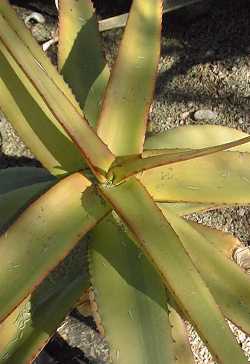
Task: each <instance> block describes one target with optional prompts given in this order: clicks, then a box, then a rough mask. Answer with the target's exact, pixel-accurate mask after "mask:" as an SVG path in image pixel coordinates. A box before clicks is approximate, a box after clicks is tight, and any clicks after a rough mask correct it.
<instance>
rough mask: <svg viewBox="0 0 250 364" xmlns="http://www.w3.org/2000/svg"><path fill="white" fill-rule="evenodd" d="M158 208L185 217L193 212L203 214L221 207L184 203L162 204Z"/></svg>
mask: <svg viewBox="0 0 250 364" xmlns="http://www.w3.org/2000/svg"><path fill="white" fill-rule="evenodd" d="M159 206H160V207H161V208H162V209H163V208H164V207H166V208H167V209H170V210H173V212H174V213H175V214H176V215H178V216H185V215H189V214H193V213H195V212H204V211H208V210H212V209H217V208H219V207H221V206H218V205H204V204H202V203H188V202H187V203H185V202H179V203H178V202H176V203H175V202H162V203H159Z"/></svg>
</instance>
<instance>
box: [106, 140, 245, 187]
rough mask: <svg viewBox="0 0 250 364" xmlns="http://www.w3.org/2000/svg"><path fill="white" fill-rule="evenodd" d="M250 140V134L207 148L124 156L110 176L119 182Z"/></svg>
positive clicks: (168, 150) (169, 150)
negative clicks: (137, 174)
mask: <svg viewBox="0 0 250 364" xmlns="http://www.w3.org/2000/svg"><path fill="white" fill-rule="evenodd" d="M249 142H250V136H247V137H245V138H241V139H238V140H235V141H232V142H229V143H225V144H221V145H216V146H211V147H207V148H201V149H194V150H188V151H187V150H186V149H184V150H183V151H182V150H179V151H177V152H174V153H173V151H172V150H171V149H167V150H164V149H163V150H162V151H161V153H160V154H158V153H157V154H155V155H153V156H150V157H147V158H143V156H140V155H139V156H136V157H134V158H126V159H124V160H122V158H121V159H120V160H119V161H118V162H116V163H115V164H114V166H113V167H112V169H111V170H110V172H109V175H110V178H112V180H113V181H114V183H118V182H120V181H122V180H124V179H126V178H128V177H129V176H132V175H134V174H136V173H139V172H143V171H146V170H150V169H153V168H157V167H159V166H163V165H169V164H173V163H177V162H183V161H189V160H191V159H195V158H200V157H204V156H208V155H210V154H215V153H218V152H221V151H224V150H227V149H230V148H233V147H237V146H239V145H242V144H246V143H249Z"/></svg>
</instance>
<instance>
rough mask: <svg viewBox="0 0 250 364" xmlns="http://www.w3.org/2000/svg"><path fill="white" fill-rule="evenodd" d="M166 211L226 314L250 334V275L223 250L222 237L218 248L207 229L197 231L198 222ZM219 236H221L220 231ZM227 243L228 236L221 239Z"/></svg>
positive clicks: (229, 243) (218, 242)
mask: <svg viewBox="0 0 250 364" xmlns="http://www.w3.org/2000/svg"><path fill="white" fill-rule="evenodd" d="M164 214H165V215H166V216H167V219H168V220H169V221H170V223H171V226H172V227H173V228H174V230H175V231H176V233H177V234H178V236H179V237H180V239H181V241H182V243H183V246H184V248H185V249H186V251H187V252H188V254H189V255H190V256H191V258H192V260H193V262H194V264H195V266H196V267H197V269H198V271H199V272H200V274H201V276H202V277H203V279H204V281H205V282H206V284H207V285H208V287H209V288H210V290H211V292H212V294H213V296H214V298H215V300H216V302H217V303H218V305H219V306H220V307H221V310H222V312H223V313H224V315H225V316H226V317H227V318H228V319H230V320H231V321H233V322H234V323H235V324H236V325H237V326H238V327H240V328H241V329H242V330H243V331H245V332H247V333H248V334H250V285H249V283H250V280H249V277H248V276H247V275H246V274H245V273H244V272H243V271H242V270H241V269H240V267H238V266H237V265H236V264H235V263H234V262H233V261H232V260H230V259H228V258H226V257H224V255H223V254H222V253H221V252H220V240H219V241H217V244H216V245H217V249H216V248H215V246H214V243H212V244H211V243H209V242H208V241H207V239H208V238H209V235H208V236H207V235H206V234H204V232H205V231H204V230H203V231H202V230H201V229H197V230H196V229H195V227H196V225H193V226H192V225H190V224H189V223H188V222H186V221H185V220H183V219H182V218H179V217H177V216H176V215H174V214H173V213H171V212H170V211H169V210H166V209H165V210H164ZM217 237H218V238H220V233H219V232H218V233H217ZM214 238H215V235H214V236H212V239H213V240H212V239H211V234H210V239H211V240H212V242H213V241H214V240H215V239H214ZM223 240H224V241H223ZM223 242H224V243H225V242H226V239H225V237H224V239H222V242H221V245H222V249H223V245H224V244H223ZM231 243H232V241H230V240H229V241H228V245H231Z"/></svg>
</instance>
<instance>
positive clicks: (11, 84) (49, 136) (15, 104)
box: [0, 0, 84, 175]
mask: <svg viewBox="0 0 250 364" xmlns="http://www.w3.org/2000/svg"><path fill="white" fill-rule="evenodd" d="M0 14H2V15H3V16H4V18H5V19H7V21H8V23H9V24H10V26H11V28H12V29H13V30H14V31H15V32H16V33H17V34H18V36H19V37H20V38H21V40H22V41H23V42H24V44H25V45H26V46H27V47H28V48H29V51H30V52H31V53H32V55H33V56H34V57H35V59H36V60H37V61H38V62H39V64H40V65H41V67H44V68H45V69H46V71H47V73H48V75H49V77H50V78H51V79H52V80H53V81H54V82H55V83H56V85H57V86H58V87H59V88H60V89H61V90H63V93H64V94H65V95H67V97H68V98H69V99H70V100H71V102H72V103H73V104H74V106H75V107H76V108H77V110H78V112H81V111H80V108H79V106H78V104H77V103H76V101H75V99H74V97H73V95H72V93H71V91H70V89H69V88H68V86H67V85H66V83H64V81H63V79H62V77H61V76H60V75H59V74H58V73H57V72H56V69H55V67H54V66H52V64H51V62H50V60H49V59H48V58H47V57H46V55H45V54H44V52H43V51H42V49H41V48H40V47H39V46H38V44H37V43H36V41H35V40H34V39H33V37H32V35H31V33H30V32H29V31H28V30H27V29H25V26H24V24H23V23H22V22H21V21H20V19H18V18H17V16H16V14H15V12H14V10H13V9H12V8H11V7H10V5H9V4H8V1H7V0H3V1H1V2H0ZM0 47H1V44H0ZM1 51H4V50H3V47H1ZM5 56H6V57H7V60H6V59H5V58H4V57H3V55H2V54H1V53H0V58H1V68H0V95H1V97H0V107H1V109H2V111H3V112H4V114H5V115H6V117H7V118H8V119H9V120H10V121H11V123H12V125H13V126H14V128H15V129H16V130H17V131H18V133H19V135H20V136H21V138H22V139H23V140H24V141H25V143H26V145H28V146H29V148H30V149H31V150H32V152H33V154H34V155H35V156H36V157H37V158H38V159H39V160H40V161H41V163H42V164H43V165H44V166H45V167H46V168H47V169H48V170H49V171H50V172H51V173H52V174H56V175H59V174H64V173H65V172H73V171H76V170H79V169H81V168H82V167H83V166H84V162H83V159H82V157H81V155H80V152H79V151H78V150H77V147H76V146H75V145H74V144H73V143H72V141H71V139H70V137H69V135H68V134H67V133H66V132H65V130H64V129H63V127H62V126H61V125H60V123H59V122H58V121H57V120H56V118H55V117H54V115H53V114H52V113H51V112H50V111H49V109H48V107H47V105H46V103H45V102H44V101H43V99H42V97H41V96H40V95H39V93H38V92H37V90H36V89H35V88H34V86H33V85H32V84H31V83H30V82H28V80H27V78H26V77H25V76H24V74H23V72H22V70H21V69H20V67H18V65H17V64H16V62H14V61H13V59H12V58H11V57H10V56H8V54H7V53H6V52H5ZM11 67H12V68H13V69H14V70H15V72H16V74H17V77H15V74H14V73H13V69H12V68H11ZM38 135H39V137H38ZM65 150H67V153H65Z"/></svg>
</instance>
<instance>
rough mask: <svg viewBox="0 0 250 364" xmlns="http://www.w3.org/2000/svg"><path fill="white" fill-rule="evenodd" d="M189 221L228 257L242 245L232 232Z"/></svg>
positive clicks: (230, 257)
mask: <svg viewBox="0 0 250 364" xmlns="http://www.w3.org/2000/svg"><path fill="white" fill-rule="evenodd" d="M161 208H162V207H161ZM188 223H189V224H190V225H191V226H192V228H193V229H195V230H197V231H198V233H199V234H201V235H202V236H203V237H204V238H205V239H206V240H207V241H208V242H209V243H210V244H211V245H212V246H213V247H214V248H216V249H217V250H219V251H220V252H221V253H222V254H223V256H224V257H226V258H229V259H232V256H233V253H234V251H235V249H237V248H238V247H240V246H241V245H242V243H241V242H240V240H239V239H237V238H236V237H235V236H233V235H232V234H229V233H225V232H224V231H220V230H217V229H213V228H210V227H208V226H204V225H202V224H198V223H196V222H194V221H188Z"/></svg>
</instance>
